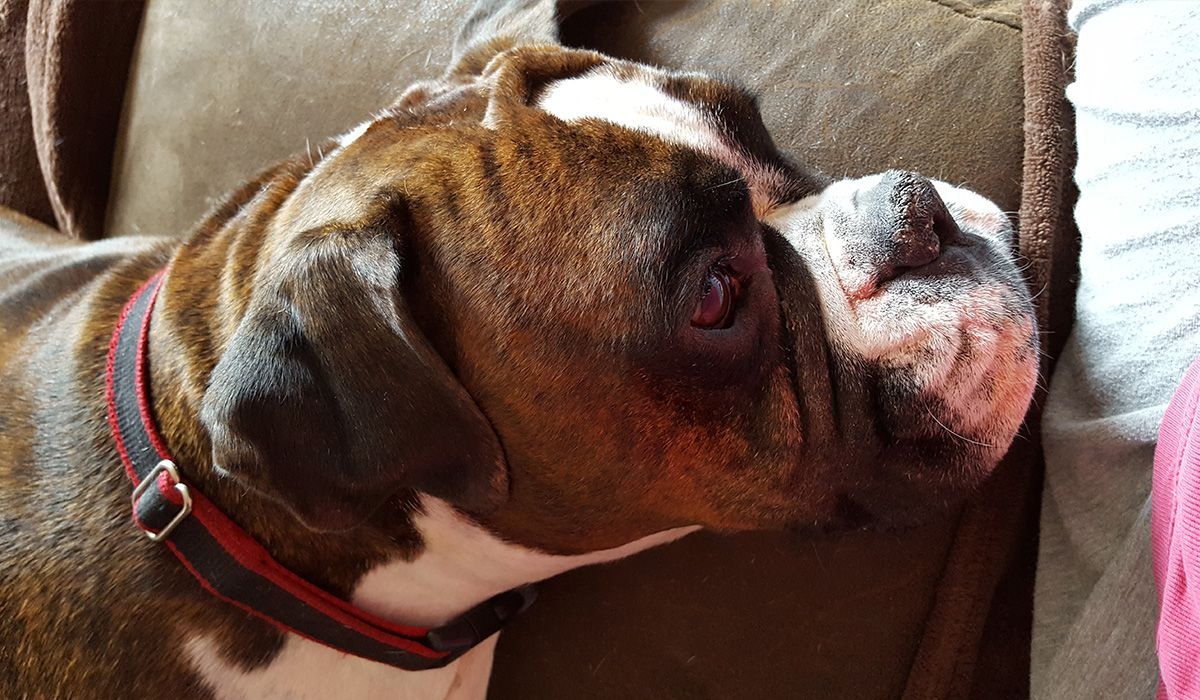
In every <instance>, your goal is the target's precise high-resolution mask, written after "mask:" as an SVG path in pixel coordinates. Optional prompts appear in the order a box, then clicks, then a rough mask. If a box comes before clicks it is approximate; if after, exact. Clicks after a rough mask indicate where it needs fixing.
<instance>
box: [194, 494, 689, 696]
mask: <svg viewBox="0 0 1200 700" xmlns="http://www.w3.org/2000/svg"><path fill="white" fill-rule="evenodd" d="M423 510H424V512H423V513H422V514H420V515H418V516H417V517H415V518H414V521H413V522H414V525H415V526H416V528H417V529H418V531H420V533H421V536H422V538H423V539H424V541H425V549H424V551H423V552H422V554H421V555H420V556H419V557H417V558H416V559H414V560H412V561H395V562H391V563H389V564H385V565H384V566H381V567H379V568H377V569H375V570H373V571H371V572H369V573H368V574H367V575H366V576H365V577H363V580H362V582H361V583H360V584H359V585H358V587H357V588H356V589H355V591H354V593H353V595H352V600H353V602H354V603H355V604H356V605H358V606H359V607H361V608H363V609H364V610H367V611H368V612H371V613H372V614H375V615H378V616H380V617H383V618H386V619H391V620H395V621H397V622H403V623H407V624H414V625H427V626H433V625H439V624H442V623H444V622H445V621H447V620H449V619H450V618H452V617H454V616H455V615H457V614H459V613H461V612H462V611H464V610H467V609H469V608H471V607H472V606H474V605H476V604H478V603H480V602H482V601H484V600H486V599H488V598H490V597H491V596H493V595H495V594H497V593H500V592H501V591H505V590H508V589H510V588H514V587H516V586H519V585H521V584H523V583H530V582H534V581H540V580H543V579H546V578H549V577H551V576H554V575H556V574H559V573H562V572H564V571H567V570H569V569H574V568H577V567H580V566H586V565H588V564H596V563H600V562H605V561H612V560H614V559H620V558H622V557H625V556H628V555H630V554H633V553H635V552H639V551H641V550H643V549H648V548H650V547H653V546H655V545H658V544H662V543H665V542H670V541H671V540H674V539H678V538H680V537H682V536H684V535H686V534H688V533H690V532H694V531H695V530H697V529H698V528H695V527H686V528H676V529H674V530H667V531H665V532H659V533H656V534H653V535H650V536H648V537H643V538H642V539H639V540H637V541H635V542H630V543H629V544H626V545H623V546H621V547H617V548H615V549H609V550H604V551H600V552H590V553H588V554H581V555H577V556H556V555H551V554H545V553H542V552H538V551H535V550H531V549H527V548H525V547H521V546H518V545H514V544H510V543H507V542H504V541H502V540H500V539H498V538H496V537H495V536H493V535H491V534H490V533H488V532H487V531H485V530H483V529H482V528H480V527H478V526H476V525H474V524H472V523H471V522H470V521H468V520H466V519H465V518H463V517H461V516H459V515H458V514H457V513H455V512H454V510H453V509H452V508H451V507H450V506H448V505H446V504H445V503H444V502H442V501H439V500H437V499H431V498H426V499H425V500H424V502H423ZM535 611H536V607H535ZM495 645H496V637H492V638H491V639H489V640H487V641H486V642H484V643H482V644H480V645H479V646H477V647H476V648H475V649H473V650H471V652H470V653H468V654H466V655H464V656H463V657H462V658H460V659H458V660H457V661H455V662H454V663H452V664H450V665H449V666H447V667H445V668H443V669H438V670H433V671H420V672H409V671H402V670H398V669H394V668H391V667H389V666H385V665H383V664H377V663H373V662H370V661H365V660H363V659H359V658H356V657H353V656H349V655H347V654H344V653H341V652H338V651H334V650H332V649H329V648H327V647H324V646H321V645H319V644H317V643H315V642H311V641H308V640H306V639H303V638H301V637H298V636H296V635H288V637H287V640H286V642H285V643H284V646H283V649H282V650H281V651H280V653H279V654H278V655H276V657H275V658H274V659H272V661H271V662H270V663H269V664H268V665H266V666H265V667H263V668H259V669H255V670H253V671H248V672H247V671H243V670H241V669H239V668H238V667H237V666H236V665H235V664H232V663H230V662H228V661H226V660H225V659H223V658H222V657H221V655H220V653H219V651H218V650H217V647H216V645H215V643H214V642H213V641H212V640H211V639H209V638H207V637H194V638H193V639H191V640H189V641H188V643H187V649H186V651H187V653H188V655H189V656H190V658H191V660H192V662H193V665H194V668H196V670H197V671H198V672H199V674H200V676H201V677H202V678H203V679H204V680H205V681H206V682H207V683H208V684H209V685H210V687H211V688H212V689H213V691H214V694H215V695H216V697H217V698H219V699H220V700H243V699H247V700H249V699H254V700H260V699H264V700H265V699H268V698H279V699H287V700H301V699H308V698H312V699H313V700H333V699H336V698H354V699H356V700H357V699H358V698H385V697H386V698H389V699H390V700H406V699H408V698H412V699H413V700H429V699H432V698H440V699H446V700H481V699H482V698H483V697H484V695H485V694H486V692H487V683H488V677H489V675H490V673H491V667H492V656H493V652H494V649H495Z"/></svg>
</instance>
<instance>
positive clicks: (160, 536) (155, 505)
mask: <svg viewBox="0 0 1200 700" xmlns="http://www.w3.org/2000/svg"><path fill="white" fill-rule="evenodd" d="M166 273H167V271H166V270H162V271H160V272H159V273H158V274H156V275H155V276H154V277H151V278H150V280H148V281H147V282H146V283H145V284H144V285H142V287H141V288H140V289H138V291H137V292H135V293H134V295H133V296H132V297H131V298H130V299H129V302H128V303H126V305H125V308H124V309H123V310H122V312H121V317H120V319H119V320H118V321H117V327H116V329H115V330H114V331H113V337H112V342H111V343H110V345H109V350H108V365H107V381H106V385H107V397H108V422H109V425H110V427H111V428H112V434H113V439H114V441H115V442H116V446H117V451H118V452H119V453H120V455H121V462H122V463H123V464H124V466H125V471H126V473H127V474H128V475H129V478H130V480H132V482H133V485H134V490H133V498H132V508H133V519H134V522H135V523H136V524H137V526H138V527H139V528H141V529H142V530H143V531H144V532H145V533H146V535H147V537H148V538H149V539H150V540H152V541H154V542H160V543H161V544H163V545H165V546H166V547H167V549H169V550H171V552H172V553H173V554H174V555H175V556H176V557H177V558H178V559H179V561H180V563H182V564H183V566H184V568H186V569H187V570H188V572H189V573H191V574H192V576H194V577H195V578H196V580H197V581H198V582H199V583H200V585H201V586H202V587H203V588H204V589H205V590H206V591H208V592H209V593H211V594H212V595H214V596H216V597H217V598H220V599H221V600H223V601H225V602H226V603H229V604H230V605H233V606H235V607H237V608H240V609H241V610H244V611H245V612H247V613H250V614H251V615H253V616H255V617H257V618H259V619H262V620H264V621H266V622H269V623H271V624H272V625H274V626H275V627H277V628H279V629H280V630H283V631H285V632H291V633H293V634H298V635H300V636H302V637H304V638H306V639H309V640H311V641H314V642H317V643H318V644H323V645H325V646H327V647H331V648H333V649H337V650H339V651H343V652H346V653H348V654H353V655H354V656H359V657H362V658H364V659H369V660H371V661H377V662H379V663H384V664H388V665H389V666H395V667H396V668H401V669H405V670H409V671H420V670H425V669H431V668H440V667H442V666H445V665H446V664H448V663H450V662H451V661H454V660H455V659H457V658H458V657H459V656H461V655H463V654H465V653H466V652H467V651H469V650H470V649H472V648H473V647H474V646H475V645H476V644H479V643H480V642H482V641H483V640H485V639H487V638H488V637H490V636H491V635H493V634H495V633H496V632H498V631H499V630H500V628H501V627H503V626H504V625H505V623H507V622H508V621H509V620H511V619H512V618H514V617H516V616H517V615H518V614H519V613H521V612H522V611H524V610H525V608H527V607H528V606H529V604H530V603H531V602H533V597H534V593H533V589H532V587H529V586H524V587H521V588H515V589H513V590H510V591H505V592H504V593H501V594H499V595H497V596H495V597H493V598H491V599H489V600H486V601H484V602H483V603H481V604H479V605H477V606H475V607H474V608H472V609H470V610H468V611H467V612H466V613H464V614H462V615H460V616H459V617H457V618H455V619H453V620H451V621H450V622H449V623H447V624H445V625H442V626H441V627H437V628H432V629H431V628H426V627H413V626H407V625H396V624H393V623H390V622H388V621H386V620H383V619H380V618H378V617H376V616H374V615H371V614H370V613H368V612H366V611H365V610H361V609H359V608H357V607H355V606H353V605H351V604H350V603H348V602H346V601H345V600H342V599H340V598H338V597H336V596H334V595H332V594H330V593H328V592H327V591H324V590H322V589H320V588H318V587H317V586H314V585H313V584H311V583H309V582H308V581H305V580H304V579H303V578H301V577H300V576H298V575H296V574H295V573H293V572H291V571H289V570H288V569H286V568H284V567H283V566H282V565H281V564H279V563H278V562H276V561H275V560H274V559H273V558H272V557H271V555H270V554H269V553H268V552H267V550H266V549H264V548H263V547H262V545H260V544H259V543H258V542H256V541H255V540H254V539H253V538H251V537H250V535H248V534H247V533H246V532H245V531H244V530H242V529H241V527H239V526H238V525H237V524H236V523H234V522H233V521H232V520H230V519H229V517H228V516H226V515H225V514H224V513H222V512H221V511H220V509H218V508H217V507H216V505H214V504H213V503H212V501H210V500H208V499H207V498H205V496H204V494H202V493H200V492H199V491H197V490H196V488H195V487H194V486H192V485H189V484H188V483H187V481H186V479H184V478H182V476H181V475H180V474H179V471H178V469H177V468H176V466H175V464H174V462H173V461H172V460H171V456H170V454H169V453H168V451H167V448H166V445H165V444H164V442H163V439H162V437H161V436H160V435H159V434H158V430H157V429H156V427H155V424H154V418H153V415H152V414H151V412H150V399H149V395H148V387H147V357H146V347H147V336H148V332H149V328H150V312H151V310H152V309H153V308H154V300H155V298H156V297H157V296H158V290H159V289H160V288H161V286H162V283H163V280H164V279H166Z"/></svg>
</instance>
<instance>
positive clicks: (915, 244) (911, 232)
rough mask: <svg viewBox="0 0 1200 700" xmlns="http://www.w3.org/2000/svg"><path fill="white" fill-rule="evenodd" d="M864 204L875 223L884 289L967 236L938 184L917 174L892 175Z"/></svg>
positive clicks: (874, 244)
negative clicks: (888, 282) (939, 192)
mask: <svg viewBox="0 0 1200 700" xmlns="http://www.w3.org/2000/svg"><path fill="white" fill-rule="evenodd" d="M858 205H859V207H860V211H859V213H860V214H861V215H863V216H865V217H867V218H868V219H870V220H872V222H873V223H874V225H873V226H872V227H871V229H872V231H873V234H874V235H873V237H874V238H876V240H873V241H871V242H870V245H871V247H872V248H874V250H873V253H874V255H872V256H871V257H872V258H874V259H875V260H876V261H877V265H878V267H877V271H876V275H877V278H876V279H877V283H878V284H883V283H884V282H887V281H888V280H892V279H895V278H897V277H899V276H900V275H902V274H904V273H905V272H906V271H907V270H913V269H916V268H918V267H922V266H924V265H928V264H929V263H931V262H933V261H934V260H937V259H938V256H940V255H941V254H942V248H943V247H944V246H946V245H949V244H951V243H954V242H957V241H958V238H959V237H960V236H961V235H962V234H961V233H960V232H959V230H958V225H957V224H955V223H954V219H952V218H950V212H948V211H947V210H946V203H945V202H943V201H942V198H941V197H939V196H938V193H937V190H936V189H935V188H934V186H933V183H932V182H930V181H929V180H927V179H925V178H923V177H921V176H920V175H917V174H916V173H910V172H906V171H903V170H889V171H888V172H886V173H884V174H883V178H882V179H881V180H880V181H879V183H878V184H876V185H875V186H874V187H872V188H870V189H869V190H867V191H865V192H862V193H860V194H859V197H858Z"/></svg>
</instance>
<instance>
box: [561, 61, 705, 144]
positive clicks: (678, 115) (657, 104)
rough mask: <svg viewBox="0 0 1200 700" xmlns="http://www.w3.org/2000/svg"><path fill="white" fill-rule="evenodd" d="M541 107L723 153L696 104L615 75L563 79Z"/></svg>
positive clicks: (571, 117) (570, 119)
mask: <svg viewBox="0 0 1200 700" xmlns="http://www.w3.org/2000/svg"><path fill="white" fill-rule="evenodd" d="M538 107H541V108H542V109H544V110H545V111H547V112H549V113H550V114H553V115H554V116H556V117H558V118H559V119H562V120H563V121H568V122H574V121H580V120H582V119H600V120H603V121H606V122H611V123H613V124H618V125H620V126H624V127H626V128H629V129H634V130H636V131H641V132H643V133H646V134H650V135H652V136H657V137H659V138H661V139H663V140H664V141H669V142H671V143H677V144H680V145H683V146H688V147H690V148H694V149H696V150H698V151H702V152H704V153H712V152H714V151H717V150H719V149H724V148H725V147H724V145H723V144H722V143H721V138H720V136H719V135H718V134H717V131H716V129H715V128H714V127H713V125H712V124H711V123H710V122H709V121H708V120H707V119H706V118H705V116H704V114H702V113H701V112H700V110H698V109H696V107H695V106H694V105H691V104H688V103H687V102H683V101H681V100H677V99H674V98H671V97H669V96H667V95H666V94H665V93H664V92H663V91H662V90H660V89H659V88H658V87H657V86H655V85H651V84H650V83H649V82H646V81H642V80H623V79H621V78H618V77H617V76H615V75H612V74H611V73H606V72H598V71H593V72H592V73H589V74H587V75H584V76H581V77H578V78H568V79H566V80H560V81H558V82H556V83H554V84H553V85H551V86H550V88H549V89H547V90H546V91H545V92H544V93H542V96H541V99H539V100H538Z"/></svg>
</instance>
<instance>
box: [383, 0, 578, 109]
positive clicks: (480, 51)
mask: <svg viewBox="0 0 1200 700" xmlns="http://www.w3.org/2000/svg"><path fill="white" fill-rule="evenodd" d="M597 1H598V0H476V1H475V5H474V6H473V7H472V8H471V12H470V13H469V14H468V15H467V20H466V22H464V23H463V26H462V29H460V30H459V33H458V37H457V38H455V40H454V51H453V53H452V55H451V58H450V66H449V68H447V69H446V72H445V73H444V74H443V75H442V76H441V78H439V79H437V80H432V81H422V82H418V83H416V84H414V85H412V86H411V87H409V88H408V90H406V91H405V93H404V94H403V95H402V96H401V97H400V99H399V100H397V101H396V102H395V104H394V105H393V108H396V109H399V110H414V109H417V108H418V107H419V106H420V105H422V104H428V103H431V102H434V101H436V100H438V99H439V98H442V97H444V96H445V95H447V94H449V93H453V92H454V91H455V90H456V89H457V88H459V87H462V86H464V85H469V84H471V83H472V82H473V81H474V80H475V79H476V78H478V77H480V76H481V75H483V74H484V72H485V69H487V67H488V66H489V64H491V62H492V59H494V58H495V57H496V56H498V55H500V54H502V53H504V52H506V51H509V50H511V49H514V48H517V47H519V46H525V45H534V46H540V47H543V48H545V47H546V46H555V47H557V46H559V40H558V28H559V24H560V22H561V21H563V20H565V19H566V18H567V17H569V16H570V15H572V14H574V13H575V12H577V11H579V10H581V9H583V8H584V7H587V6H589V5H592V4H595V2H597Z"/></svg>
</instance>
